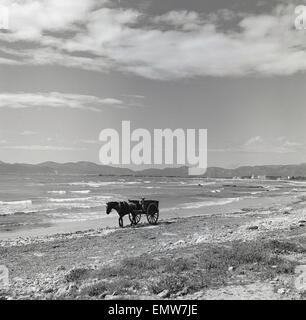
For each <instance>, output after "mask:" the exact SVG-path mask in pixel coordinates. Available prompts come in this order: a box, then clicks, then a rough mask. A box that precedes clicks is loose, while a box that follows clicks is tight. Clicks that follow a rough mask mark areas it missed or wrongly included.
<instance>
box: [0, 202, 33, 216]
mask: <svg viewBox="0 0 306 320" xmlns="http://www.w3.org/2000/svg"><path fill="white" fill-rule="evenodd" d="M31 208H32V200H19V201H0V215H1V216H8V215H13V214H16V213H19V214H25V213H27V212H31Z"/></svg>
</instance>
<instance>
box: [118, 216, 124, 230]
mask: <svg viewBox="0 0 306 320" xmlns="http://www.w3.org/2000/svg"><path fill="white" fill-rule="evenodd" d="M119 227H120V228H123V219H122V216H120V218H119Z"/></svg>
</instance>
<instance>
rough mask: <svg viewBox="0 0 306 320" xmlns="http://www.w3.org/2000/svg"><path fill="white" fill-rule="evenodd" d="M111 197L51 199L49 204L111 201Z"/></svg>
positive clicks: (48, 200)
mask: <svg viewBox="0 0 306 320" xmlns="http://www.w3.org/2000/svg"><path fill="white" fill-rule="evenodd" d="M111 198H112V197H111V196H95V197H85V198H49V199H47V202H52V203H77V202H99V201H105V200H109V199H111Z"/></svg>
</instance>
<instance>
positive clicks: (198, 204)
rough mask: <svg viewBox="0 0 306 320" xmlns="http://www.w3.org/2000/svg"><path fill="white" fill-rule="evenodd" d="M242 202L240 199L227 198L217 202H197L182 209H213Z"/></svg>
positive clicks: (185, 205) (187, 204) (186, 204)
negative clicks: (213, 207)
mask: <svg viewBox="0 0 306 320" xmlns="http://www.w3.org/2000/svg"><path fill="white" fill-rule="evenodd" d="M238 201H240V198H226V199H221V200H215V201H201V202H195V203H185V204H184V205H183V206H182V208H183V209H198V208H202V207H211V206H224V205H226V204H229V203H232V202H238Z"/></svg>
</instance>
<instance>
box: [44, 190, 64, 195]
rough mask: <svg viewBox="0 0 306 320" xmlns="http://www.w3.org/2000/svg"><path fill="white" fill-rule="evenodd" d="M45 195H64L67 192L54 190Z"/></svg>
mask: <svg viewBox="0 0 306 320" xmlns="http://www.w3.org/2000/svg"><path fill="white" fill-rule="evenodd" d="M47 193H50V194H66V193H67V191H65V190H54V191H48V192H47Z"/></svg>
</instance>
